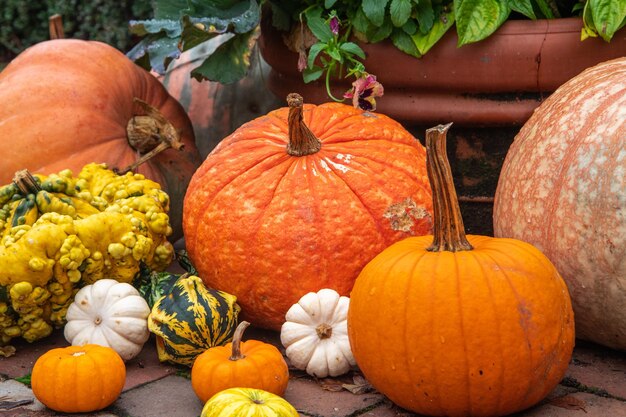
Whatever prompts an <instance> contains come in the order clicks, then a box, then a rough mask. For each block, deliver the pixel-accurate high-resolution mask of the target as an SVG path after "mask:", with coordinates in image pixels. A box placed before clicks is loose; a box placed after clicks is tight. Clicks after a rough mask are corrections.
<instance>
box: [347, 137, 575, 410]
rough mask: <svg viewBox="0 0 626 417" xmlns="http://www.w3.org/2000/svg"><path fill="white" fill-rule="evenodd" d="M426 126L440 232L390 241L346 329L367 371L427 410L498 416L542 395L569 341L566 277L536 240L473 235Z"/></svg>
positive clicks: (357, 292) (555, 378)
mask: <svg viewBox="0 0 626 417" xmlns="http://www.w3.org/2000/svg"><path fill="white" fill-rule="evenodd" d="M448 127H449V126H439V127H437V128H434V129H430V130H429V131H427V152H428V163H427V165H428V170H429V171H428V172H429V176H430V178H431V183H432V188H433V199H434V209H435V213H434V233H433V236H419V237H410V238H407V239H404V240H402V241H400V242H397V243H394V244H393V245H391V246H390V247H388V248H387V249H385V250H384V251H382V252H381V253H380V254H379V255H378V256H376V257H375V258H374V259H373V260H372V261H371V262H370V263H368V264H367V265H366V266H365V268H364V269H363V271H362V272H361V274H360V275H359V277H358V278H357V280H356V282H355V285H354V288H353V290H352V292H351V294H350V308H349V311H348V335H349V338H350V345H351V347H352V351H353V354H354V357H355V359H356V362H357V365H358V366H359V367H360V369H361V371H362V372H363V374H364V376H365V377H366V378H367V379H368V381H369V382H370V383H371V384H372V385H373V386H374V387H375V388H376V389H377V390H379V391H380V392H382V393H383V394H385V395H386V396H388V397H389V398H390V399H391V400H392V401H393V402H395V403H396V404H398V405H399V406H401V407H403V408H406V409H408V410H411V411H413V412H416V413H419V414H425V415H432V416H481V417H487V416H501V415H507V414H510V413H513V412H516V411H520V410H523V409H526V408H528V407H530V406H532V405H534V404H536V403H537V402H539V401H540V400H541V399H543V398H544V397H545V396H546V395H547V394H548V393H549V392H550V391H552V389H554V387H555V386H556V385H557V384H558V383H559V381H560V380H561V378H562V377H563V375H564V374H565V372H566V370H567V367H568V365H569V359H570V358H571V354H572V350H573V346H574V320H573V312H572V308H571V302H570V299H569V295H568V292H567V287H566V286H565V283H564V282H563V280H562V279H561V277H560V275H559V273H558V272H557V270H556V268H555V267H554V266H553V265H552V264H551V263H550V261H549V260H548V259H547V258H546V257H545V256H544V255H543V254H541V252H539V251H538V250H537V249H536V248H534V247H533V246H532V245H530V244H528V243H525V242H522V241H518V240H514V239H497V238H491V237H488V236H474V235H467V236H465V232H464V230H463V222H462V218H461V217H460V212H459V210H458V202H457V197H456V192H455V190H454V185H453V181H452V174H451V170H450V167H449V164H448V162H447V159H446V157H445V143H443V141H444V140H445V133H446V131H447V129H448Z"/></svg>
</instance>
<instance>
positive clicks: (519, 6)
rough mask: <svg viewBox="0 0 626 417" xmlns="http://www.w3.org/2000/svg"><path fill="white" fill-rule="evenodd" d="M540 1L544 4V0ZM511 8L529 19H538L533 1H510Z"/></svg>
mask: <svg viewBox="0 0 626 417" xmlns="http://www.w3.org/2000/svg"><path fill="white" fill-rule="evenodd" d="M538 1H539V2H542V1H543V0H538ZM509 7H511V10H514V11H516V12H518V13H521V14H523V15H524V16H526V17H527V18H529V19H533V20H535V19H537V15H536V14H535V11H534V10H533V4H532V2H531V0H509Z"/></svg>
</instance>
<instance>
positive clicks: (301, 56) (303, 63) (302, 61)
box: [298, 49, 307, 72]
mask: <svg viewBox="0 0 626 417" xmlns="http://www.w3.org/2000/svg"><path fill="white" fill-rule="evenodd" d="M306 67H307V59H306V51H305V50H304V49H301V50H300V52H299V53H298V71H300V72H302V71H304V70H305V69H306Z"/></svg>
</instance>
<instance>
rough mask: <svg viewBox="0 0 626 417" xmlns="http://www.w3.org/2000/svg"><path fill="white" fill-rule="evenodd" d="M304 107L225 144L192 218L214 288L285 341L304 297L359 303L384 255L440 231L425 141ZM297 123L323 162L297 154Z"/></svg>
mask: <svg viewBox="0 0 626 417" xmlns="http://www.w3.org/2000/svg"><path fill="white" fill-rule="evenodd" d="M296 102H298V101H297V100H296ZM293 103H295V102H292V108H294V105H293ZM299 103H301V100H300V101H299ZM297 107H298V109H296V110H291V109H289V108H282V109H278V110H275V111H272V112H270V113H269V114H268V115H266V116H263V117H260V118H257V119H255V120H253V121H251V122H249V123H246V124H245V125H243V126H242V127H241V128H239V129H238V130H236V131H235V132H234V133H233V134H232V135H230V136H228V137H227V138H225V139H224V140H222V142H220V144H219V145H218V146H217V147H216V148H215V149H214V150H213V152H211V154H210V155H209V156H208V157H207V158H206V160H205V161H204V163H203V164H202V166H201V167H200V168H199V169H198V170H197V171H196V173H195V174H194V176H193V178H192V181H191V182H190V185H189V189H188V192H187V194H186V196H185V203H184V213H183V223H184V231H185V242H186V246H187V250H188V251H189V255H190V258H191V260H192V261H193V263H194V265H195V266H196V267H197V269H198V271H199V275H200V276H201V277H202V278H203V279H204V280H205V282H206V284H207V285H208V286H211V287H214V288H218V289H221V290H223V291H226V292H229V293H231V294H234V295H236V296H237V300H238V302H239V303H240V305H241V307H242V315H243V316H244V318H245V319H247V320H249V321H251V322H252V323H253V324H255V325H256V326H260V327H266V328H271V329H275V330H278V329H280V326H281V325H282V323H283V322H284V315H285V313H286V312H287V310H288V309H289V307H291V305H293V304H294V303H296V302H297V301H298V300H299V299H300V297H301V296H302V295H303V294H306V293H308V292H316V291H318V290H319V289H321V288H331V289H335V290H336V291H337V292H339V293H340V294H342V295H347V294H348V293H349V291H350V290H351V288H352V285H353V283H354V280H355V278H356V276H357V275H358V272H359V271H360V270H361V268H362V267H363V266H364V265H365V264H366V263H367V262H368V261H369V260H370V259H371V258H372V257H373V256H375V254H377V253H378V252H380V251H381V250H382V249H383V248H384V247H386V246H387V245H388V244H390V243H391V242H394V241H397V240H399V239H402V238H404V237H406V236H410V235H421V234H424V233H428V232H429V231H430V229H431V218H430V213H431V212H432V201H431V198H430V195H431V194H430V187H429V185H428V181H427V176H426V172H425V152H424V148H423V146H422V145H421V144H420V143H419V141H418V140H417V139H415V138H414V137H413V136H412V135H411V134H410V133H409V132H407V131H406V130H405V129H404V128H402V126H401V125H400V124H399V123H397V122H395V121H393V120H391V119H389V118H388V117H386V116H384V115H381V114H372V113H367V112H363V111H360V110H357V109H354V108H353V107H351V106H347V105H344V104H339V103H327V104H323V105H320V106H313V105H306V104H305V105H302V106H301V107H300V105H298V106H297ZM290 112H291V114H292V118H293V117H294V114H295V115H296V116H295V117H296V119H297V118H299V116H297V114H298V113H299V112H301V117H302V120H303V123H304V124H305V125H306V126H308V128H307V129H308V130H310V132H311V135H310V137H308V138H305V141H307V140H310V141H311V142H315V141H317V140H319V142H320V143H321V148H320V149H319V150H318V151H316V152H313V153H308V151H307V152H305V153H308V154H306V155H303V156H292V155H290V154H289V152H288V150H287V149H288V147H290V149H291V148H294V147H296V148H297V147H299V145H294V144H291V145H290V135H291V137H293V136H294V133H293V132H292V133H290V129H289V113H290ZM296 125H297V126H300V125H301V123H300V122H298V123H296ZM297 135H298V134H295V136H296V137H297ZM300 136H302V135H300ZM305 146H308V145H305ZM398 205H400V206H402V207H406V208H407V209H404V208H402V209H398Z"/></svg>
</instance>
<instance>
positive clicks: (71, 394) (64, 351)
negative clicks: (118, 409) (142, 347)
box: [31, 345, 126, 413]
mask: <svg viewBox="0 0 626 417" xmlns="http://www.w3.org/2000/svg"><path fill="white" fill-rule="evenodd" d="M125 381H126V367H125V365H124V361H123V360H122V358H121V357H120V356H119V355H118V354H117V353H116V352H115V351H114V350H113V349H111V348H110V347H105V346H100V345H84V346H68V347H64V348H56V349H51V350H49V351H47V352H45V353H44V354H43V355H41V356H40V357H39V358H38V359H37V361H36V362H35V366H34V367H33V372H32V375H31V384H32V388H33V393H34V394H35V397H37V399H38V400H39V401H41V402H42V403H43V404H44V405H45V406H46V407H48V408H50V409H52V410H55V411H59V412H62V413H89V412H92V411H97V410H101V409H103V408H105V407H107V406H109V405H111V404H112V403H113V402H114V401H115V400H116V399H117V398H118V397H119V395H120V393H121V392H122V389H123V388H124V383H125Z"/></svg>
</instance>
